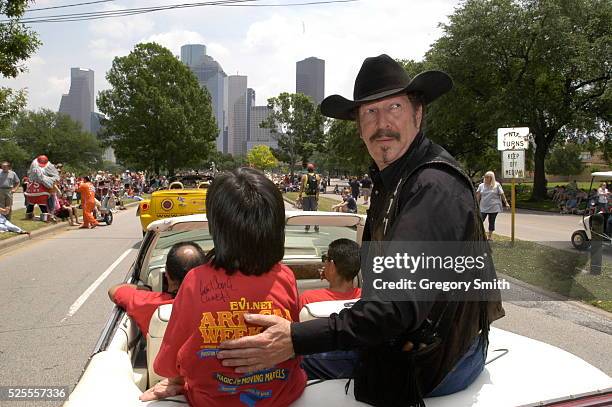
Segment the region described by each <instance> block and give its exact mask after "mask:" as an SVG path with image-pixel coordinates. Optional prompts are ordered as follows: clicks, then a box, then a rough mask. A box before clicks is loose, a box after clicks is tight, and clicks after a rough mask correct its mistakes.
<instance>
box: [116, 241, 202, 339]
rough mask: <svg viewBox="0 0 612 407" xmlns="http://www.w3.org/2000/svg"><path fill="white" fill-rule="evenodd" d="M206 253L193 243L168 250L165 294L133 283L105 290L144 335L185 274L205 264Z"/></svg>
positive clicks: (172, 297)
mask: <svg viewBox="0 0 612 407" xmlns="http://www.w3.org/2000/svg"><path fill="white" fill-rule="evenodd" d="M205 256H206V254H205V253H204V251H203V250H202V248H201V247H200V246H199V245H198V244H197V243H195V242H180V243H176V244H175V245H173V246H172V247H171V248H170V251H169V252H168V256H167V258H166V274H165V278H166V279H167V282H168V287H167V289H166V291H164V292H155V291H149V290H146V289H143V288H144V286H137V285H134V284H117V285H115V286H113V287H111V288H110V289H109V290H108V296H109V297H110V299H111V301H113V302H114V303H115V304H117V305H119V306H120V307H122V308H123V309H125V312H127V314H128V315H129V316H130V317H131V318H132V319H133V320H134V321H135V322H136V324H137V325H138V328H140V331H141V332H142V335H143V336H146V335H147V332H149V322H151V316H152V315H153V313H154V312H155V310H156V309H157V307H159V306H160V305H163V304H172V302H173V301H174V296H175V295H176V292H177V291H178V289H179V287H180V286H181V283H182V282H183V279H184V278H185V275H186V274H187V272H188V271H189V270H191V269H192V268H194V267H197V266H199V265H201V264H202V263H204V261H205Z"/></svg>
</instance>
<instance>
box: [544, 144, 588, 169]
mask: <svg viewBox="0 0 612 407" xmlns="http://www.w3.org/2000/svg"><path fill="white" fill-rule="evenodd" d="M580 153H582V148H581V147H580V146H579V145H578V144H575V143H565V144H558V145H556V146H555V147H554V148H553V149H552V150H551V152H550V155H549V157H548V158H547V159H546V172H547V173H549V174H554V175H578V174H580V173H582V170H584V164H583V162H582V160H581V159H580Z"/></svg>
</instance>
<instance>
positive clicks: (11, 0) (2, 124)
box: [0, 0, 41, 134]
mask: <svg viewBox="0 0 612 407" xmlns="http://www.w3.org/2000/svg"><path fill="white" fill-rule="evenodd" d="M28 3H33V1H30V0H0V16H5V17H6V19H7V20H8V22H6V23H2V24H0V75H2V76H3V77H5V78H15V77H16V76H17V75H19V74H20V73H22V72H24V71H25V70H26V67H25V65H24V64H23V63H22V62H23V61H25V60H26V59H28V58H29V57H30V56H32V54H33V53H34V51H36V50H37V49H38V47H39V46H40V44H41V42H40V40H39V39H38V36H37V35H36V33H35V32H34V31H32V30H31V29H30V28H27V27H26V26H25V25H24V24H22V23H20V22H19V19H20V18H21V16H23V13H24V12H25V10H26V9H27V7H28ZM24 107H25V91H23V90H19V91H15V90H12V89H9V88H5V87H0V134H1V132H2V130H5V129H6V123H7V121H8V120H10V119H12V118H13V117H15V115H16V114H17V112H18V111H19V110H21V109H23V108H24Z"/></svg>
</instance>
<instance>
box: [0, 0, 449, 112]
mask: <svg viewBox="0 0 612 407" xmlns="http://www.w3.org/2000/svg"><path fill="white" fill-rule="evenodd" d="M288 1H291V0H288ZM157 2H158V3H160V4H171V3H173V1H171V0H158V1H157ZM286 2H287V1H285V3H286ZM68 3H70V2H69V1H68V0H38V1H37V2H36V5H35V6H34V7H36V8H39V7H45V6H49V5H51V6H56V5H62V4H68ZM144 3H145V2H144V0H122V1H117V2H114V3H112V4H99V5H95V6H94V5H90V6H86V7H80V8H75V11H96V10H116V9H119V8H123V7H138V6H143V4H144ZM270 3H272V4H273V3H278V1H276V0H270ZM456 4H458V2H457V1H450V0H432V1H430V2H424V4H411V5H410V7H408V5H407V4H406V2H404V1H402V0H388V1H377V0H361V1H359V2H355V3H345V4H332V5H326V6H308V7H270V8H266V7H256V8H249V7H216V8H215V7H202V8H194V9H190V10H174V11H168V12H161V13H152V14H147V15H138V16H131V17H124V18H117V19H107V20H99V21H91V22H78V23H62V24H40V25H34V26H33V27H32V28H33V29H34V30H35V31H37V32H38V33H39V35H40V39H41V40H42V42H43V45H42V46H41V47H40V49H39V50H37V52H36V53H35V54H34V56H33V57H32V58H30V59H29V60H28V61H25V65H26V66H27V67H28V69H29V72H27V73H24V74H21V75H20V76H19V77H18V78H16V79H7V78H0V85H1V86H9V87H12V88H15V89H19V88H27V89H28V92H29V96H28V106H27V107H28V108H29V109H40V108H49V109H52V110H55V109H57V98H58V95H60V94H65V93H68V91H69V86H70V77H69V75H68V73H69V69H70V68H71V67H75V66H81V67H87V68H90V69H93V70H94V71H95V72H96V73H97V78H96V88H97V90H98V91H99V90H103V89H108V87H109V85H108V82H107V81H106V79H105V75H106V73H107V72H108V70H109V69H110V67H111V64H112V61H113V58H114V57H116V56H124V55H127V54H128V53H129V52H130V51H131V50H132V49H133V48H134V46H135V45H136V44H137V43H140V42H149V41H155V42H157V43H159V44H161V45H163V46H165V47H167V48H169V49H170V50H171V51H172V53H173V54H174V55H177V56H180V47H181V46H182V45H185V44H206V47H207V51H208V52H207V53H208V54H210V55H213V56H214V59H215V60H216V61H217V62H218V63H219V64H220V65H221V66H222V67H223V69H224V72H225V73H226V74H227V75H230V74H232V75H235V74H240V75H247V76H248V77H249V83H251V84H252V85H253V86H252V87H253V88H254V89H256V92H257V103H259V104H264V103H265V101H267V99H268V98H270V97H274V96H277V95H278V94H279V93H281V92H282V91H288V92H292V91H293V89H294V86H295V63H296V61H299V60H303V59H304V58H307V57H310V56H313V55H315V56H317V57H318V58H321V59H323V60H325V65H326V66H325V69H326V79H325V82H326V83H325V91H326V94H327V95H329V94H334V93H339V94H341V95H344V96H347V97H350V96H351V95H352V91H353V89H352V88H353V81H354V78H355V75H356V73H357V71H358V70H359V67H360V66H361V63H362V61H363V59H364V58H366V57H368V56H372V55H378V54H381V53H387V54H389V55H391V56H392V57H394V58H404V59H405V58H411V59H417V60H420V59H421V58H422V57H423V55H424V53H425V52H426V51H427V50H428V48H429V46H430V45H431V43H433V42H434V41H435V40H436V39H437V38H438V37H439V36H440V34H441V32H442V31H441V28H440V27H439V26H438V24H439V23H440V22H447V17H446V16H447V15H449V14H450V13H452V11H453V8H454V7H455V5H456ZM408 14H409V15H410V16H411V17H414V24H405V21H406V18H407V16H408ZM380 21H386V22H387V23H388V25H389V26H393V27H394V29H393V35H388V34H389V33H385V32H383V31H382V30H364V29H363V28H362V27H363V26H367V24H372V26H376V25H377V24H379V23H380Z"/></svg>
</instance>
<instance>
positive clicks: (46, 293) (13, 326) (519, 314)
mask: <svg viewBox="0 0 612 407" xmlns="http://www.w3.org/2000/svg"><path fill="white" fill-rule="evenodd" d="M134 211H135V209H133V208H132V209H130V210H128V211H125V212H122V213H119V214H118V215H117V216H116V219H115V223H114V224H113V225H112V226H110V227H100V228H96V229H94V230H63V231H62V232H60V233H57V234H55V235H51V236H47V237H44V238H40V239H34V240H32V241H30V242H27V243H26V244H24V245H22V246H20V247H18V248H15V249H13V250H11V251H10V252H8V253H6V252H5V253H0V281H2V282H3V288H4V295H3V296H2V298H1V299H0V310H1V311H0V366H1V368H0V385H28V384H29V385H43V384H44V385H70V386H73V385H74V384H75V383H76V381H77V379H78V377H79V375H80V373H81V370H82V368H83V366H84V364H85V362H86V360H87V358H88V356H89V355H90V353H91V350H92V348H93V346H94V344H95V342H96V339H97V338H98V335H99V333H100V331H101V329H102V327H103V325H104V323H105V321H106V319H107V317H108V315H109V313H110V311H111V308H112V306H111V303H110V301H109V300H108V298H107V296H106V290H107V289H108V287H110V286H111V285H112V284H115V283H118V282H120V281H122V280H123V278H124V277H125V274H126V273H127V271H128V269H129V266H130V264H131V263H132V261H133V259H134V257H135V254H136V248H137V246H138V244H139V241H140V237H141V235H140V228H139V223H138V219H137V218H136V217H135V216H134ZM66 229H69V228H66ZM126 253H127V254H126ZM122 255H125V257H124V259H123V260H122V261H120V262H119V263H118V264H117V266H116V267H115V268H114V269H112V270H109V267H110V266H111V265H112V264H113V263H114V262H115V261H116V260H117V259H118V258H119V257H120V256H122ZM37 264H40V265H39V266H37ZM105 271H108V272H109V274H108V276H107V277H106V278H105V279H104V280H103V281H102V282H101V283H100V285H99V286H98V287H97V288H96V289H94V290H93V292H92V293H91V295H90V296H89V297H87V299H86V300H85V301H84V302H83V303H82V306H81V307H80V308H79V309H78V310H76V312H75V313H74V314H73V315H71V316H70V315H69V311H70V309H71V307H73V306H74V303H75V301H77V299H78V298H79V297H80V296H81V295H82V294H83V293H84V292H85V291H86V290H87V289H88V287H90V286H91V285H92V283H94V281H96V279H98V278H99V277H100V276H101V275H102V274H103V273H104V272H105ZM535 297H536V296H534V298H535ZM505 307H506V311H507V316H506V317H505V318H503V319H501V320H500V321H498V322H496V323H495V325H496V326H498V327H500V328H503V329H507V330H510V331H512V332H516V333H519V334H522V335H526V336H529V337H532V338H535V339H538V340H542V341H544V342H547V343H551V344H553V345H556V346H559V347H561V348H562V349H565V350H567V351H569V352H572V353H574V354H576V355H578V356H580V357H582V358H583V359H585V360H587V361H588V362H589V363H591V364H593V365H595V366H597V367H598V368H600V369H601V370H603V371H604V372H606V373H607V374H608V375H612V319H610V318H609V317H608V316H602V315H601V314H597V313H592V312H590V311H587V310H585V309H584V308H581V307H577V306H575V305H573V304H571V303H563V302H554V301H530V302H520V303H506V304H505ZM73 310H74V309H73ZM47 405H48V403H47Z"/></svg>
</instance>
